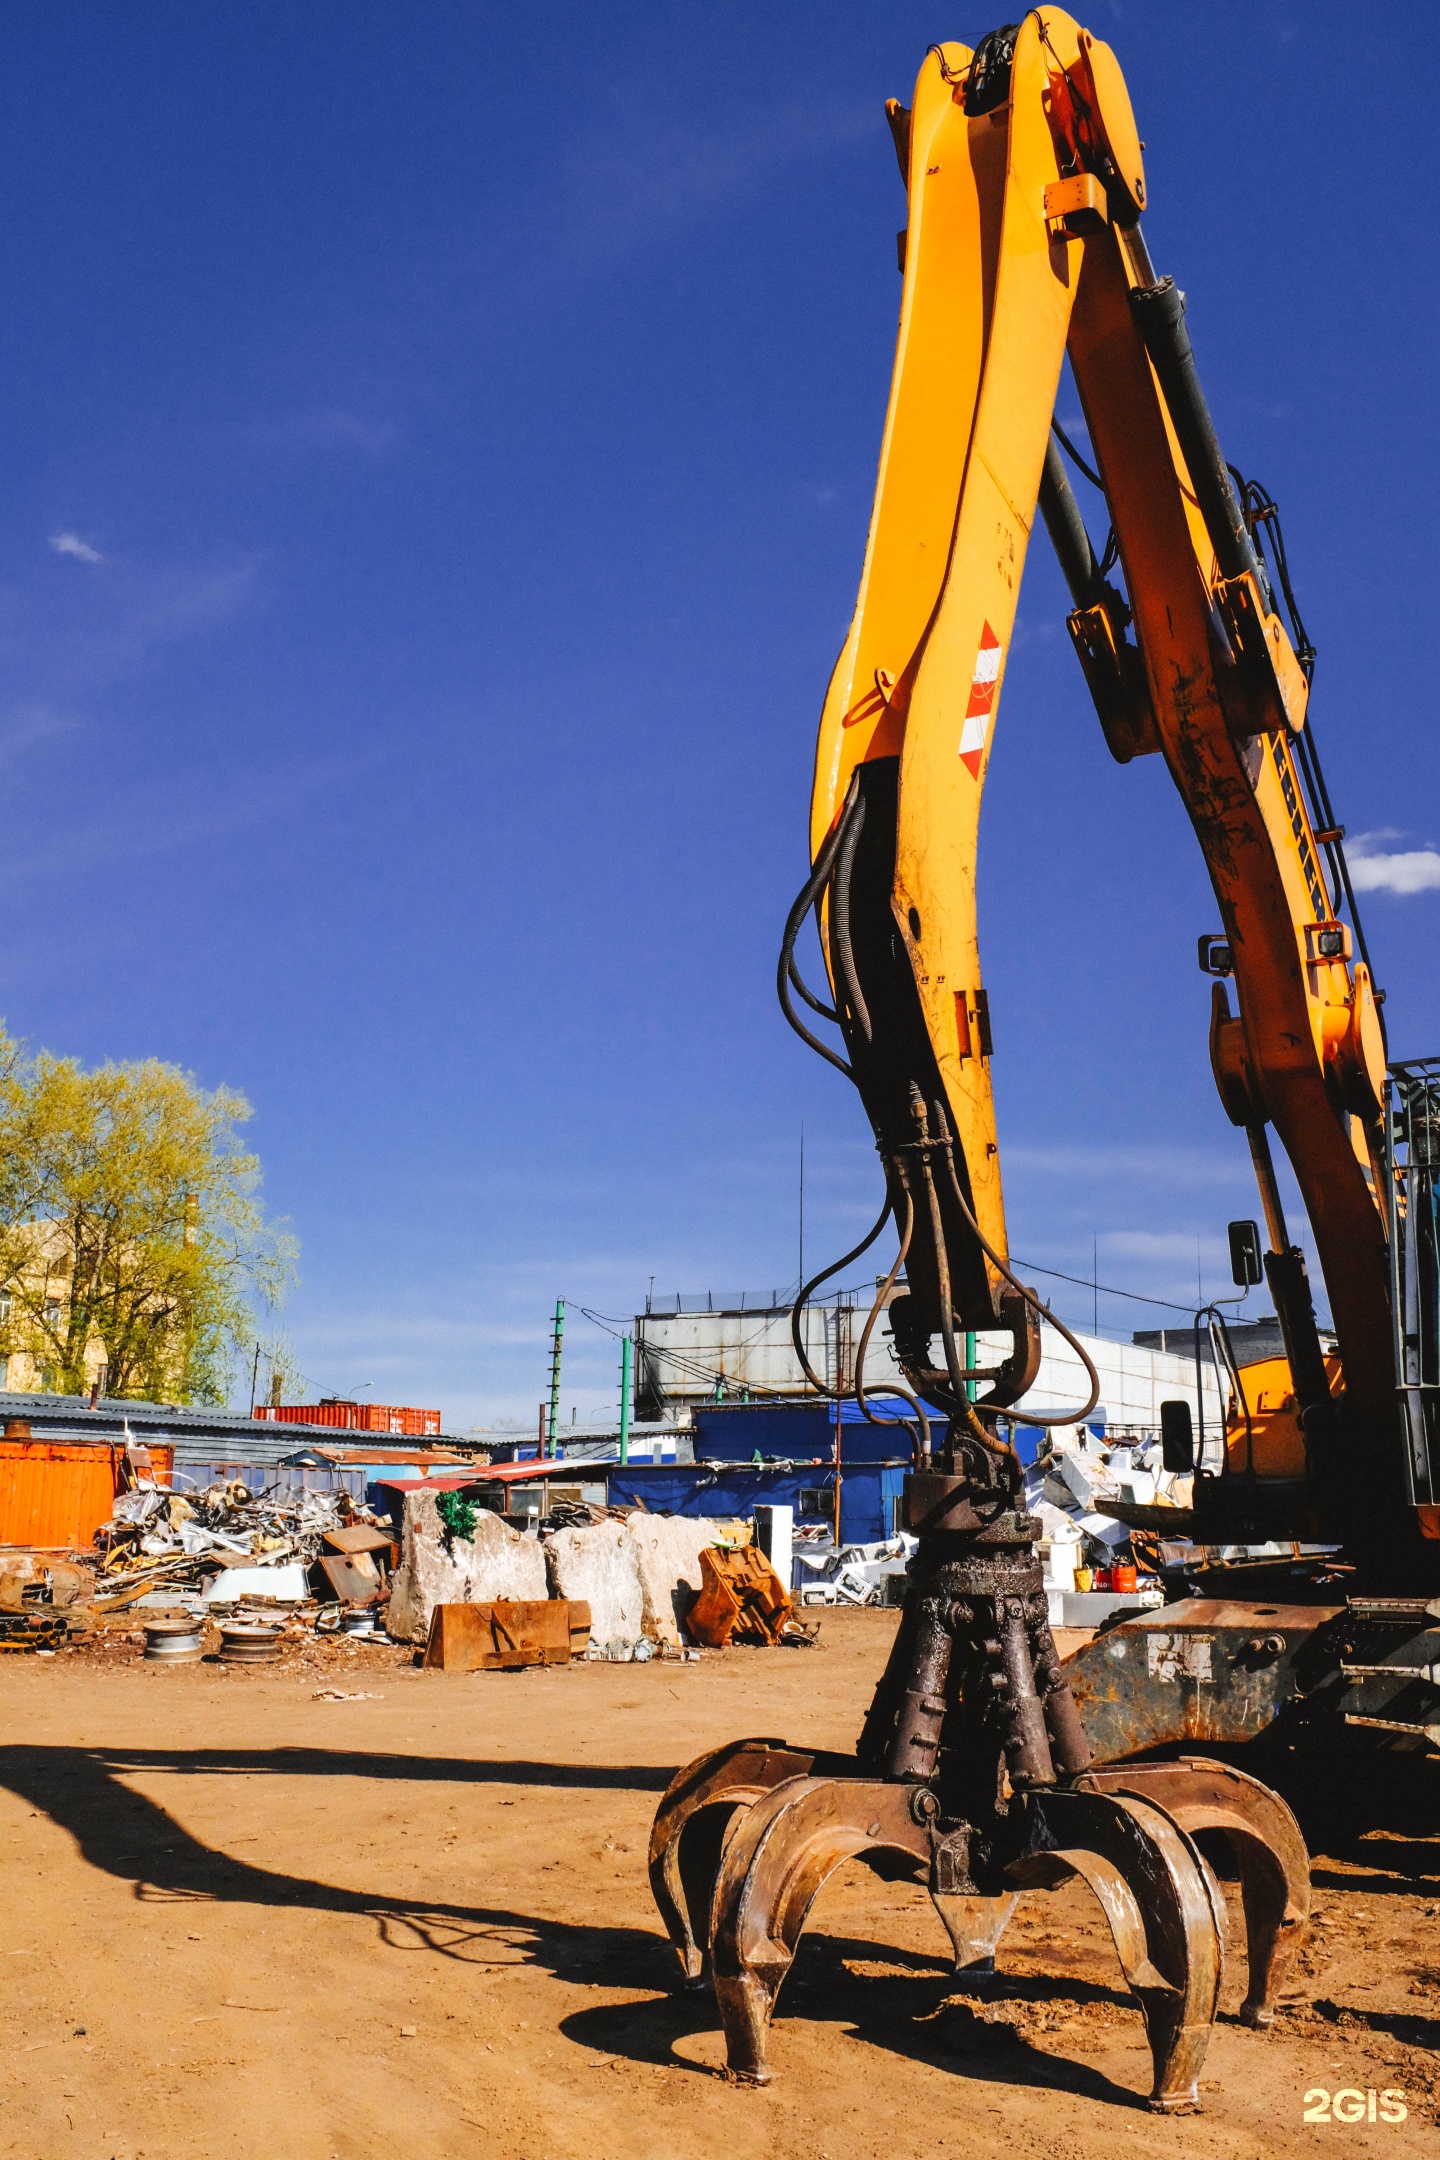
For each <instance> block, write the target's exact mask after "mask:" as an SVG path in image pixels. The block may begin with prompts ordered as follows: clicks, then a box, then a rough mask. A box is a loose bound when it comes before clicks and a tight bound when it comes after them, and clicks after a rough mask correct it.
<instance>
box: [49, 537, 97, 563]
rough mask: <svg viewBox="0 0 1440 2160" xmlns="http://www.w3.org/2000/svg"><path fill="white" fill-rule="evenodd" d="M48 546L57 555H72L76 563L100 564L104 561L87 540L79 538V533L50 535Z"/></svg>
mask: <svg viewBox="0 0 1440 2160" xmlns="http://www.w3.org/2000/svg"><path fill="white" fill-rule="evenodd" d="M50 545H51V547H52V548H54V550H55V553H56V554H57V555H73V556H74V558H75V560H76V562H83V563H102V562H104V560H105V558H104V556H103V555H102V554H101V553H100V550H99V548H93V547H91V545H90V543H89V541H88V540H82V539H81V538H80V535H79V533H73V532H58V533H51V535H50Z"/></svg>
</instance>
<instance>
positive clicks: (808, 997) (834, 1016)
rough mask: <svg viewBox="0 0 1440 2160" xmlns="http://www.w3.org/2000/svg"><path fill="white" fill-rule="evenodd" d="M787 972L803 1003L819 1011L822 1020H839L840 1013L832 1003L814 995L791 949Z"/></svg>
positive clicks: (812, 1009)
mask: <svg viewBox="0 0 1440 2160" xmlns="http://www.w3.org/2000/svg"><path fill="white" fill-rule="evenodd" d="M788 972H789V976H790V982H791V986H792V987H793V988H794V989H796V990H798V991H799V993H800V995H801V997H802V998H803V999H804V1000H805V1003H806V1004H807V1005H808V1006H809V1007H810V1010H811V1012H817V1013H819V1015H820V1017H821V1019H822V1020H834V1021H837V1022H838V1021H839V1018H840V1015H839V1013H838V1012H836V1010H835V1007H834V1006H833V1005H827V1004H826V1003H825V1000H824V999H823V998H818V997H816V995H815V993H814V991H813V990H812V989H811V988H810V985H809V983H807V982H806V980H805V978H804V976H803V975H802V974H801V973H800V970H799V968H798V967H796V965H795V955H794V953H793V951H792V953H791V955H790V967H789V970H788Z"/></svg>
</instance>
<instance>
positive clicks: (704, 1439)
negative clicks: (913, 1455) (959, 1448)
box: [695, 1397, 945, 1465]
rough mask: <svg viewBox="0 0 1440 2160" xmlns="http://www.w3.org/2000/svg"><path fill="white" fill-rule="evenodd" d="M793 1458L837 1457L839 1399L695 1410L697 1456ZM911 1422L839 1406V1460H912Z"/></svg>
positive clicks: (936, 1422) (940, 1427) (936, 1423)
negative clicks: (882, 1420) (877, 1418)
mask: <svg viewBox="0 0 1440 2160" xmlns="http://www.w3.org/2000/svg"><path fill="white" fill-rule="evenodd" d="M874 1407H875V1408H876V1409H877V1410H878V1411H879V1412H880V1414H881V1415H882V1416H884V1417H888V1416H889V1415H890V1413H891V1411H892V1410H896V1409H900V1408H903V1407H904V1406H903V1405H902V1404H899V1403H897V1402H894V1401H893V1400H891V1399H890V1398H889V1397H877V1398H876V1399H875V1403H874ZM931 1432H932V1434H933V1436H934V1439H935V1443H936V1445H937V1446H938V1445H939V1444H940V1443H941V1441H942V1440H943V1438H944V1435H945V1420H944V1418H943V1417H938V1416H937V1418H935V1419H932V1421H931ZM757 1452H758V1453H759V1455H760V1456H761V1458H762V1459H763V1460H769V1461H772V1462H773V1461H794V1460H796V1459H807V1458H815V1457H818V1458H819V1459H820V1460H821V1461H822V1462H826V1463H831V1464H833V1463H834V1460H835V1405H834V1404H833V1403H826V1402H764V1403H715V1404H711V1405H709V1406H707V1407H706V1408H704V1409H697V1410H696V1412H695V1459H696V1461H697V1462H702V1461H703V1462H750V1461H752V1460H753V1458H754V1456H755V1455H756V1453H757ZM910 1452H911V1441H910V1432H909V1428H908V1427H906V1426H904V1425H872V1424H871V1423H870V1421H869V1419H868V1418H866V1417H865V1416H864V1415H863V1414H862V1413H861V1411H860V1410H859V1409H858V1408H857V1407H856V1405H855V1404H854V1403H853V1402H847V1403H842V1404H841V1406H840V1461H841V1463H842V1465H843V1464H845V1463H883V1462H899V1463H908V1462H909V1461H910Z"/></svg>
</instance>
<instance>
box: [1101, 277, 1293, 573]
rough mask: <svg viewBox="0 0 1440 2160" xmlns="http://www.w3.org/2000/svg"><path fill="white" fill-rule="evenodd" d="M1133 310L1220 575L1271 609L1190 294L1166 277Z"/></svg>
mask: <svg viewBox="0 0 1440 2160" xmlns="http://www.w3.org/2000/svg"><path fill="white" fill-rule="evenodd" d="M1130 310H1131V313H1132V314H1133V316H1134V318H1135V325H1136V328H1137V329H1138V330H1139V332H1140V335H1141V337H1142V339H1143V340H1144V343H1145V350H1146V352H1147V353H1148V354H1149V355H1150V361H1151V365H1152V366H1153V367H1154V370H1155V373H1156V375H1157V377H1158V378H1159V382H1160V388H1161V390H1162V391H1163V393H1164V397H1165V403H1166V405H1167V407H1168V408H1169V412H1170V418H1171V420H1172V422H1173V423H1174V427H1175V434H1176V438H1177V439H1178V441H1179V444H1180V449H1181V453H1182V455H1183V457H1184V459H1185V464H1186V467H1187V468H1188V470H1189V474H1190V484H1191V486H1192V487H1193V488H1194V490H1195V499H1196V501H1197V502H1198V503H1199V505H1200V514H1201V516H1202V517H1203V518H1204V520H1205V530H1206V532H1207V533H1208V534H1209V536H1210V545H1211V547H1213V548H1214V550H1215V560H1216V562H1217V563H1218V564H1219V566H1220V574H1221V576H1222V577H1227V578H1233V577H1241V576H1243V575H1244V574H1245V572H1247V571H1248V572H1249V573H1250V575H1251V576H1252V577H1254V578H1255V579H1256V580H1257V581H1258V583H1259V585H1260V590H1261V592H1262V594H1263V595H1264V598H1265V602H1266V606H1267V607H1269V606H1270V604H1271V600H1270V580H1269V579H1268V578H1267V577H1266V575H1265V572H1264V569H1263V567H1262V565H1261V562H1260V558H1259V556H1258V555H1257V554H1256V553H1255V548H1254V545H1253V543H1252V541H1251V539H1250V535H1249V533H1248V532H1247V531H1246V529H1245V519H1244V517H1243V515H1242V514H1241V509H1240V504H1239V502H1238V500H1237V499H1236V495H1235V489H1234V486H1233V485H1232V483H1231V479H1230V468H1229V466H1228V465H1227V464H1226V462H1225V453H1224V451H1223V450H1222V449H1221V448H1220V440H1219V437H1218V436H1217V435H1216V433H1215V423H1214V421H1213V420H1212V419H1211V417H1210V408H1209V406H1208V405H1207V404H1206V402H1205V393H1204V391H1203V390H1202V389H1201V387H1200V375H1199V371H1198V369H1197V368H1196V365H1195V348H1194V346H1193V345H1192V344H1191V343H1190V333H1189V331H1188V330H1187V329H1186V328H1185V295H1184V293H1182V292H1181V291H1180V289H1179V287H1178V286H1177V285H1176V283H1175V280H1174V278H1170V277H1165V278H1161V280H1160V282H1159V283H1158V284H1157V285H1141V286H1137V288H1136V289H1135V291H1134V292H1132V293H1131V295H1130Z"/></svg>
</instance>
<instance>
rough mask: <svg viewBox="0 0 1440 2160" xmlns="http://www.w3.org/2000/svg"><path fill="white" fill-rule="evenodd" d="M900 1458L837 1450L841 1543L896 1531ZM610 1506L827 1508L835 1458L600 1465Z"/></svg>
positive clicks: (718, 1512)
mask: <svg viewBox="0 0 1440 2160" xmlns="http://www.w3.org/2000/svg"><path fill="white" fill-rule="evenodd" d="M908 1467H909V1465H908V1464H905V1463H896V1464H890V1465H885V1464H879V1463H875V1464H860V1465H856V1466H855V1467H853V1468H852V1467H849V1466H847V1465H846V1464H845V1463H844V1461H843V1458H842V1464H841V1479H840V1540H841V1543H842V1544H845V1545H862V1544H869V1543H871V1542H872V1541H873V1540H874V1539H876V1538H888V1537H892V1536H893V1535H894V1531H895V1507H894V1503H895V1502H896V1501H897V1500H898V1499H899V1498H900V1494H901V1489H902V1485H903V1482H904V1477H905V1472H906V1470H907V1468H908ZM606 1471H607V1477H608V1483H609V1489H610V1504H611V1506H612V1507H634V1506H636V1505H637V1504H638V1503H639V1502H641V1501H643V1502H644V1504H645V1506H646V1507H647V1508H649V1509H650V1510H651V1512H652V1513H654V1514H657V1515H658V1514H667V1515H706V1516H728V1515H751V1514H753V1513H754V1511H755V1508H756V1505H757V1504H759V1505H761V1506H774V1507H792V1508H794V1510H795V1512H796V1514H797V1516H798V1515H800V1514H801V1513H802V1512H803V1513H805V1514H809V1515H814V1514H817V1513H819V1514H823V1515H825V1516H831V1515H832V1514H833V1509H834V1504H835V1503H834V1497H833V1496H834V1483H833V1479H834V1475H835V1471H834V1465H833V1463H832V1464H829V1465H827V1464H825V1463H817V1464H815V1465H814V1466H813V1467H809V1466H806V1465H801V1466H799V1467H797V1468H795V1469H791V1470H780V1469H776V1468H773V1467H770V1468H760V1467H756V1466H754V1465H752V1464H750V1463H740V1464H737V1465H736V1467H735V1468H734V1469H733V1470H731V1469H723V1470H714V1469H707V1468H706V1467H705V1466H704V1465H703V1464H698V1463H697V1464H690V1463H684V1464H675V1463H660V1464H656V1465H655V1466H654V1467H652V1466H651V1465H650V1464H649V1463H629V1464H627V1465H626V1467H625V1468H624V1469H623V1470H622V1469H621V1468H620V1467H619V1466H618V1464H614V1463H611V1464H609V1465H607V1466H606ZM802 1492H803V1493H806V1494H814V1493H816V1492H822V1493H823V1494H824V1495H825V1498H824V1500H823V1502H822V1505H821V1506H820V1508H818V1509H817V1508H815V1507H814V1505H813V1504H807V1505H806V1506H805V1507H804V1508H803V1509H802V1506H801V1499H800V1496H801V1494H802Z"/></svg>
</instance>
